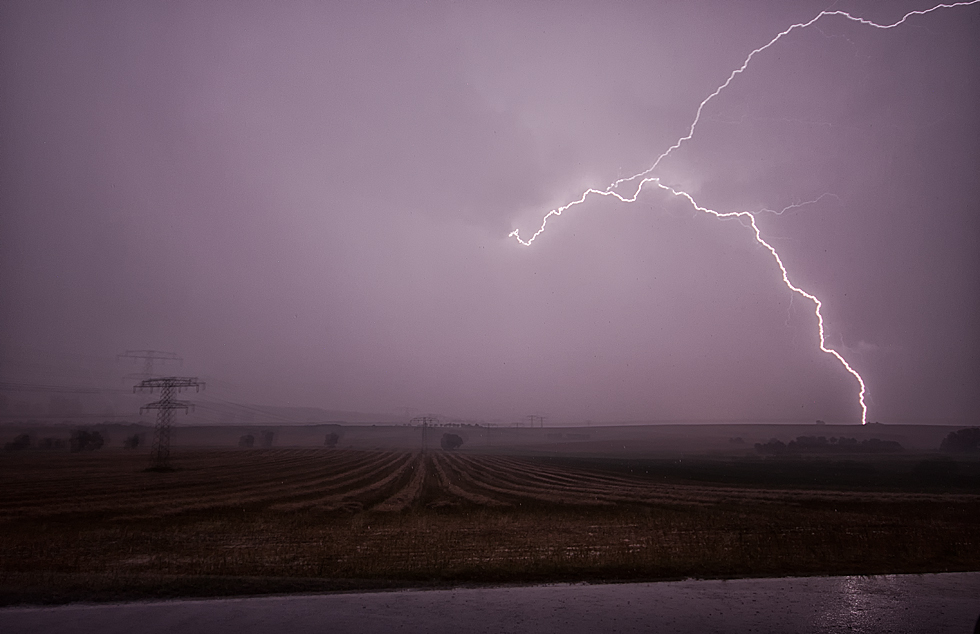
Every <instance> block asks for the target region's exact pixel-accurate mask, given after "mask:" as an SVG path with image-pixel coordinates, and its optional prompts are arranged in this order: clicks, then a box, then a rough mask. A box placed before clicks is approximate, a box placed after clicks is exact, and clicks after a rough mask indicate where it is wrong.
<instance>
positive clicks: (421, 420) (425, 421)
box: [409, 416, 437, 453]
mask: <svg viewBox="0 0 980 634" xmlns="http://www.w3.org/2000/svg"><path fill="white" fill-rule="evenodd" d="M436 420H437V419H436V417H435V416H416V417H415V418H413V419H412V420H411V421H409V422H410V423H411V424H412V425H422V453H425V447H426V440H427V438H428V435H429V425H431V424H432V423H434V422H436Z"/></svg>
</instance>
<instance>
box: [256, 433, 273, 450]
mask: <svg viewBox="0 0 980 634" xmlns="http://www.w3.org/2000/svg"><path fill="white" fill-rule="evenodd" d="M275 439H276V432H274V431H264V432H262V438H261V439H260V442H261V443H262V446H263V447H271V446H272V442H273V441H274V440H275Z"/></svg>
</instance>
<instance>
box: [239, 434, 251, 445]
mask: <svg viewBox="0 0 980 634" xmlns="http://www.w3.org/2000/svg"><path fill="white" fill-rule="evenodd" d="M254 445H255V436H253V435H252V434H245V435H244V436H242V437H241V438H239V439H238V446H239V447H245V448H251V447H253V446H254Z"/></svg>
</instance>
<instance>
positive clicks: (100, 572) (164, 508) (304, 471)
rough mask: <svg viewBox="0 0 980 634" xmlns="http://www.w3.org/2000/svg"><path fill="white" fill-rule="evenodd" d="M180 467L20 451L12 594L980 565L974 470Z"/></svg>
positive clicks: (251, 461) (2, 468) (269, 459)
mask: <svg viewBox="0 0 980 634" xmlns="http://www.w3.org/2000/svg"><path fill="white" fill-rule="evenodd" d="M175 464H176V466H177V467H178V469H177V470H176V471H174V472H170V473H156V472H147V471H145V468H146V466H147V456H146V455H145V454H138V453H133V452H124V451H122V450H117V451H105V452H95V453H89V454H70V453H44V452H36V451H34V452H23V453H18V454H6V455H5V456H3V460H0V482H2V483H3V487H2V490H0V599H2V602H3V603H5V604H10V603H16V602H23V601H28V602H61V601H69V600H76V599H88V600H115V599H126V598H139V597H150V596H152V597H161V596H209V595H211V596H213V595H223V594H241V593H265V592H286V591H317V590H334V589H347V588H372V587H398V586H420V585H424V586H427V585H446V584H459V583H511V582H516V583H526V582H540V581H599V580H604V581H612V580H640V579H648V580H649V579H667V578H678V577H691V576H693V577H734V576H772V575H785V574H793V575H806V574H832V573H851V574H874V573H885V572H927V571H932V572H936V571H945V570H977V569H980V528H978V524H980V523H978V522H977V511H978V509H980V492H978V491H977V489H976V487H975V486H966V487H963V486H960V487H946V488H936V487H915V486H896V485H895V482H892V483H891V485H889V484H888V483H886V484H884V485H882V486H877V487H874V488H868V487H856V486H844V485H834V484H833V483H832V482H831V484H816V485H812V486H808V485H805V484H804V485H800V484H795V485H793V486H778V482H779V481H780V479H781V480H783V481H787V482H792V481H793V479H792V478H788V477H786V476H785V474H783V475H782V476H779V477H776V478H775V480H774V482H775V483H776V485H775V486H774V485H773V482H768V483H767V482H765V481H764V480H765V478H762V480H760V479H759V477H757V476H758V472H759V469H760V468H761V469H762V470H763V471H765V469H766V468H767V467H766V464H770V463H759V464H760V465H762V467H759V466H755V467H754V469H755V471H754V472H753V473H755V475H752V474H749V475H745V474H744V473H743V474H742V476H740V477H733V476H732V475H731V473H736V472H735V471H732V472H731V473H729V474H728V475H727V476H726V474H725V473H720V474H719V475H718V477H711V476H710V470H708V471H705V470H704V469H702V471H701V472H700V473H702V475H701V476H697V474H696V472H691V471H690V467H687V469H688V470H687V471H678V470H676V469H675V470H671V469H670V468H667V467H665V466H664V464H659V465H658V464H655V463H647V464H644V463H632V464H631V463H625V462H622V461H603V460H581V459H580V460H574V459H571V458H550V459H549V458H543V457H517V456H506V455H485V454H478V453H453V452H441V451H430V452H428V453H425V454H421V453H418V452H407V451H380V450H378V451H368V450H351V449H343V450H328V449H261V450H259V449H256V450H228V451H217V450H203V449H199V450H192V451H185V452H183V453H182V454H181V455H180V456H179V459H178V460H177V461H176V463H175ZM800 464H804V463H800ZM668 466H669V465H668ZM777 466H779V465H777V464H776V463H771V468H770V469H769V470H770V471H772V472H773V473H777V471H778V469H777V470H776V471H773V469H776V467H777ZM804 466H806V465H805V464H804ZM812 466H813V465H812V464H811V465H810V467H811V468H812ZM780 468H781V469H782V470H783V471H785V469H786V467H785V464H782V466H780ZM692 473H694V475H692ZM704 473H709V475H707V476H705V475H704ZM777 475H778V473H777ZM726 479H727V480H728V481H727V482H726ZM712 480H715V482H712ZM770 480H772V478H770ZM804 480H805V478H804ZM831 481H833V478H831ZM896 482H899V481H896Z"/></svg>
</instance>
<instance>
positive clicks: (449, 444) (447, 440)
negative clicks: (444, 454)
mask: <svg viewBox="0 0 980 634" xmlns="http://www.w3.org/2000/svg"><path fill="white" fill-rule="evenodd" d="M439 444H440V445H441V446H442V448H443V449H445V450H446V451H452V450H454V449H459V448H460V447H462V446H463V439H462V438H460V437H459V436H457V435H456V434H443V435H442V440H440V441H439Z"/></svg>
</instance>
